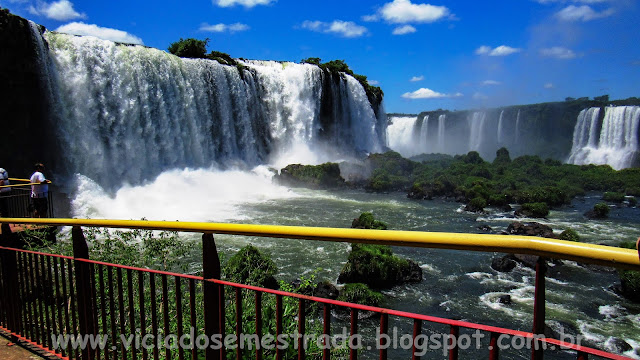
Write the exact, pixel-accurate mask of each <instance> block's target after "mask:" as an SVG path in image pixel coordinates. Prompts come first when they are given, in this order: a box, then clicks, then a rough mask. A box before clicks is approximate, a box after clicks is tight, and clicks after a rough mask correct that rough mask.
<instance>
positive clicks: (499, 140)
mask: <svg viewBox="0 0 640 360" xmlns="http://www.w3.org/2000/svg"><path fill="white" fill-rule="evenodd" d="M503 116H504V110H502V111H500V119H498V144H502V117H503Z"/></svg>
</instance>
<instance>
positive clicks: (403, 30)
mask: <svg viewBox="0 0 640 360" xmlns="http://www.w3.org/2000/svg"><path fill="white" fill-rule="evenodd" d="M416 31H417V30H416V28H414V27H413V26H411V25H402V26H398V27H397V28H395V29H393V35H406V34H411V33H414V32H416Z"/></svg>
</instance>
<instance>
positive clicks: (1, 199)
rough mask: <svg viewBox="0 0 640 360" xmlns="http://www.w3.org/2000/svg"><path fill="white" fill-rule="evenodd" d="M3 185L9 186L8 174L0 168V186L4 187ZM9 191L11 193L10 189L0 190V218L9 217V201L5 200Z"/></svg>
mask: <svg viewBox="0 0 640 360" xmlns="http://www.w3.org/2000/svg"><path fill="white" fill-rule="evenodd" d="M4 185H11V184H10V183H9V173H7V170H5V169H3V168H0V186H4ZM10 191H11V188H10V187H3V188H0V216H2V217H8V216H9V212H8V206H7V205H8V201H9V199H8V198H7V196H8V195H9V192H10Z"/></svg>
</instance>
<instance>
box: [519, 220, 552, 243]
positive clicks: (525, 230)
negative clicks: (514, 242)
mask: <svg viewBox="0 0 640 360" xmlns="http://www.w3.org/2000/svg"><path fill="white" fill-rule="evenodd" d="M507 234H509V235H525V236H541V237H546V238H551V239H555V238H556V236H555V235H554V233H553V229H552V228H550V227H549V226H547V225H543V224H540V223H537V222H527V223H522V222H519V221H515V222H512V223H511V224H509V226H508V227H507Z"/></svg>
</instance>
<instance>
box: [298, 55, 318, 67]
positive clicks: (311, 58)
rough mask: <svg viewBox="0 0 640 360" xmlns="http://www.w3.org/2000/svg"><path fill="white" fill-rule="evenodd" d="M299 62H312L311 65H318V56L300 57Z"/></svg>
mask: <svg viewBox="0 0 640 360" xmlns="http://www.w3.org/2000/svg"><path fill="white" fill-rule="evenodd" d="M300 63H301V64H312V65H318V66H320V58H317V57H310V58H306V59H302V60H301V61H300Z"/></svg>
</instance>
